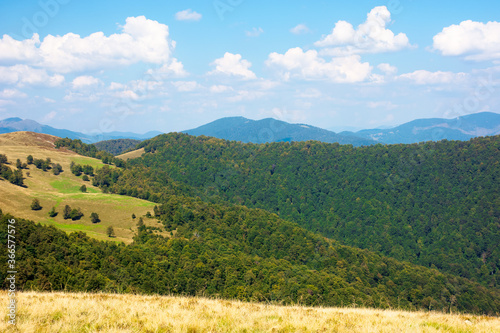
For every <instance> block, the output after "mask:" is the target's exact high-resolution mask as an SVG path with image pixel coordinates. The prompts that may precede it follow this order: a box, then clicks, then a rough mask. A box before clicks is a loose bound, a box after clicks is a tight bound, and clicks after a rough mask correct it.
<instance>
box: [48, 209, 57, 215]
mask: <svg viewBox="0 0 500 333" xmlns="http://www.w3.org/2000/svg"><path fill="white" fill-rule="evenodd" d="M49 216H50V217H55V216H57V212H56V207H52V209H51V210H50V211H49Z"/></svg>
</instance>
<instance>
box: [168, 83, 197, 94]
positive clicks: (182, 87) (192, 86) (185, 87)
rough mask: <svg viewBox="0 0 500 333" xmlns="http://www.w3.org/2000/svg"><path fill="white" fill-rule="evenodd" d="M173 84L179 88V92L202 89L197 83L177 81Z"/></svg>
mask: <svg viewBox="0 0 500 333" xmlns="http://www.w3.org/2000/svg"><path fill="white" fill-rule="evenodd" d="M172 84H173V85H174V86H175V87H176V88H177V91H179V92H189V91H194V90H196V89H198V88H199V87H200V85H199V84H198V83H197V82H196V81H176V82H172Z"/></svg>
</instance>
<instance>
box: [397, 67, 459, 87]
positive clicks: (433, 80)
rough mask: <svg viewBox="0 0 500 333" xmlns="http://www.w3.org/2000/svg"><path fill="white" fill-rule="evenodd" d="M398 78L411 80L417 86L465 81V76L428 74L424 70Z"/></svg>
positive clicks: (439, 72)
mask: <svg viewBox="0 0 500 333" xmlns="http://www.w3.org/2000/svg"><path fill="white" fill-rule="evenodd" d="M399 78H401V79H407V80H411V81H413V82H414V83H415V84H418V85H425V84H450V83H460V82H463V81H465V80H466V79H467V74H465V73H453V72H442V71H437V72H429V71H426V70H417V71H415V72H413V73H407V74H402V75H400V76H399Z"/></svg>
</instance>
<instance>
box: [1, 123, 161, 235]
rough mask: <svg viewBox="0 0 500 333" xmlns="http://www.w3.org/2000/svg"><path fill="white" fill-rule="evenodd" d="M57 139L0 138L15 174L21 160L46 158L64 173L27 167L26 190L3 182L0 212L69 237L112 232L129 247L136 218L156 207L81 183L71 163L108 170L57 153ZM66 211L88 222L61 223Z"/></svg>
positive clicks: (90, 161) (22, 135)
mask: <svg viewBox="0 0 500 333" xmlns="http://www.w3.org/2000/svg"><path fill="white" fill-rule="evenodd" d="M57 139H58V138H57V137H55V136H51V135H46V134H39V133H33V132H15V133H8V134H2V135H0V154H5V155H7V158H8V161H9V163H10V167H11V168H15V162H16V159H18V158H19V159H20V160H21V161H22V162H26V157H27V156H28V155H32V156H33V157H34V158H39V159H46V158H47V157H48V158H50V159H51V162H52V163H59V164H61V166H62V168H63V172H62V173H61V174H59V175H57V176H56V175H54V174H53V173H52V170H48V171H42V170H41V169H37V168H36V167H35V166H34V165H33V164H32V165H29V166H28V169H25V170H23V174H24V177H25V179H24V184H25V186H26V187H20V186H16V185H13V184H11V183H9V182H8V181H5V180H0V191H1V193H2V195H1V196H0V208H1V209H2V210H3V211H8V212H11V213H13V214H15V215H16V216H19V217H22V218H26V219H30V220H34V221H37V222H41V223H45V224H52V225H55V226H56V227H58V228H60V229H63V230H65V231H68V232H69V231H84V232H86V233H87V234H88V235H89V236H91V237H94V238H97V239H109V238H108V237H107V235H106V229H107V228H108V226H113V229H114V231H115V234H116V236H117V237H116V238H114V240H119V241H124V242H126V243H130V242H131V240H132V237H133V235H134V231H135V229H136V224H137V219H136V220H133V219H132V214H135V215H136V216H137V218H139V216H142V215H145V214H146V212H148V211H151V212H152V209H153V206H154V204H153V203H151V202H149V201H145V200H140V199H136V198H131V197H125V196H120V195H116V194H104V193H101V190H100V189H99V188H97V187H94V186H92V182H91V181H83V180H82V176H80V177H77V176H75V175H73V174H72V173H71V171H70V164H71V162H75V163H77V164H81V165H85V164H88V165H91V166H92V167H93V168H94V169H96V168H101V167H102V166H103V165H104V164H102V162H101V161H100V160H97V159H94V158H90V157H85V156H80V155H78V154H76V153H74V152H72V151H69V150H67V149H64V148H61V149H56V148H55V147H54V142H55V141H56V140H57ZM28 173H29V176H28V175H27V174H28ZM82 185H85V186H86V187H87V193H82V192H81V191H80V187H81V186H82ZM33 198H37V199H39V200H40V203H41V205H42V209H41V210H39V211H34V210H31V208H30V205H31V202H32V200H33ZM65 205H69V206H71V208H80V209H81V210H82V212H83V213H84V216H83V217H82V218H81V219H80V220H76V221H72V220H71V219H67V220H65V219H63V214H62V211H63V208H64V206H65ZM52 207H55V208H56V211H57V212H58V213H59V214H58V215H57V216H55V217H52V218H51V217H49V215H48V212H49V211H50V210H51V208H52ZM92 212H96V213H97V214H98V215H99V218H100V220H101V222H100V223H96V224H93V223H92V222H91V221H90V214H91V213H92ZM145 222H146V224H149V225H156V221H154V220H152V219H151V220H150V219H145Z"/></svg>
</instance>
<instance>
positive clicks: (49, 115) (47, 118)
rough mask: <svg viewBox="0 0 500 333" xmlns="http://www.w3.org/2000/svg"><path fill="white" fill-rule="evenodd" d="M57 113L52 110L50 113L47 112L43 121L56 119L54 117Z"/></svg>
mask: <svg viewBox="0 0 500 333" xmlns="http://www.w3.org/2000/svg"><path fill="white" fill-rule="evenodd" d="M56 115H57V112H55V111H50V112H49V113H47V114H46V115H45V116H44V117H43V119H42V122H43V123H47V122H49V121H51V120H52V119H54V117H55V116H56Z"/></svg>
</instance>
